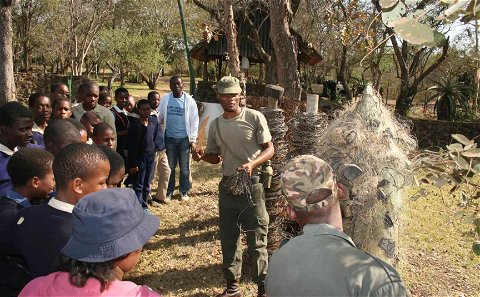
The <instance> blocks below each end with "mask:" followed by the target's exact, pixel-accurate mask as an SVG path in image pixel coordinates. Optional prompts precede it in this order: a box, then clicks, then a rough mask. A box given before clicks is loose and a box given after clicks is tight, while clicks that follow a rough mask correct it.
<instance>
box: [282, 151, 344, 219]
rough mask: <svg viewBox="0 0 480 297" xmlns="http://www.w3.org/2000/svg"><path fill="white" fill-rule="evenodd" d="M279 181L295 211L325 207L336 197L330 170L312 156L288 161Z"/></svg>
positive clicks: (322, 161)
mask: <svg viewBox="0 0 480 297" xmlns="http://www.w3.org/2000/svg"><path fill="white" fill-rule="evenodd" d="M281 179H282V191H283V193H284V194H285V196H286V197H287V201H288V203H289V204H290V205H291V206H292V207H293V208H294V210H296V211H309V210H311V209H313V208H314V207H325V206H327V205H328V204H329V203H330V202H331V201H332V200H333V199H334V198H336V196H337V187H336V182H335V176H334V174H333V170H332V168H331V167H330V165H328V163H327V162H325V161H324V160H322V159H320V158H317V157H315V156H312V155H300V156H297V157H295V158H293V159H292V160H290V161H288V163H287V165H285V170H284V172H283V173H282V176H281Z"/></svg>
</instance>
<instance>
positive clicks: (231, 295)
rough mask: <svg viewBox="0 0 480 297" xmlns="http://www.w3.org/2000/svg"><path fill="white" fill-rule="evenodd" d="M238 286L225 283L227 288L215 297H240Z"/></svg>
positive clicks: (235, 283)
mask: <svg viewBox="0 0 480 297" xmlns="http://www.w3.org/2000/svg"><path fill="white" fill-rule="evenodd" d="M241 296H242V294H241V293H240V286H239V283H238V282H229V281H227V288H226V289H225V291H223V293H221V294H218V295H217V296H216V297H241Z"/></svg>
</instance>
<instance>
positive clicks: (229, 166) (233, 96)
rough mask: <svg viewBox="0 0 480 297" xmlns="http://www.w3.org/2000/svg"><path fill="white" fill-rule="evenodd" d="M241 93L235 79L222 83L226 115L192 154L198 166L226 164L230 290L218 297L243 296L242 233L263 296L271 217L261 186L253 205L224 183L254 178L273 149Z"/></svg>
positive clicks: (222, 204)
mask: <svg viewBox="0 0 480 297" xmlns="http://www.w3.org/2000/svg"><path fill="white" fill-rule="evenodd" d="M241 91H242V89H241V88H240V83H239V81H238V79H237V78H234V77H230V76H227V77H223V78H222V79H221V80H220V81H219V82H218V85H217V98H218V100H219V102H220V104H221V106H222V108H223V110H224V113H223V115H221V116H219V117H218V118H216V119H215V120H214V121H213V122H212V123H211V124H210V128H209V132H208V142H207V147H206V150H205V151H203V150H201V149H200V150H196V151H195V152H193V154H192V157H193V159H194V160H195V161H199V160H204V161H206V162H209V163H212V164H217V163H219V162H221V161H222V160H223V163H222V173H223V178H222V180H221V182H220V185H219V187H218V188H219V213H220V241H221V244H222V255H223V273H224V277H225V279H226V281H227V288H226V290H225V291H224V292H223V293H221V294H220V295H218V296H235V297H238V296H241V294H240V290H239V280H240V275H241V270H242V250H241V240H240V231H241V230H244V231H245V232H246V237H247V245H248V250H249V252H250V254H251V255H252V258H253V278H254V280H255V281H256V283H257V285H258V295H259V296H264V294H265V289H264V285H263V282H264V279H265V274H266V272H267V263H268V253H267V249H266V247H267V232H268V214H267V211H266V208H265V193H264V189H263V185H262V184H261V183H256V184H253V185H252V188H251V194H252V195H251V198H252V199H251V200H250V199H249V197H248V195H233V194H232V193H231V192H230V191H229V188H228V186H226V183H227V181H228V180H229V178H230V177H232V176H233V177H235V175H236V174H238V175H240V173H239V172H240V171H242V170H245V172H246V173H247V174H248V176H255V175H256V172H255V169H256V168H257V167H258V166H259V165H261V164H263V163H264V162H266V161H267V160H269V159H270V158H271V157H272V156H273V153H274V148H273V144H272V142H271V139H272V137H271V135H270V132H269V130H268V126H267V121H266V119H265V117H264V116H263V114H261V113H260V112H258V111H256V110H252V109H248V108H245V107H240V105H239V103H240V93H241ZM243 174H244V173H243ZM238 175H237V176H238ZM247 178H248V177H247ZM252 180H255V178H252ZM251 201H253V205H252V203H251Z"/></svg>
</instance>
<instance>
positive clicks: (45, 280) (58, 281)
mask: <svg viewBox="0 0 480 297" xmlns="http://www.w3.org/2000/svg"><path fill="white" fill-rule="evenodd" d="M68 278H69V275H68V272H54V273H52V274H50V275H47V276H43V277H39V278H36V279H34V280H33V281H31V282H30V283H29V284H28V285H27V286H26V287H25V288H24V289H23V290H22V292H20V295H18V296H19V297H34V296H35V297H37V296H52V297H64V296H98V297H106V296H112V297H114V296H115V297H131V296H136V297H160V296H162V295H160V294H158V293H157V292H155V291H153V290H152V289H150V288H149V287H147V286H139V285H137V284H135V283H132V282H129V281H120V280H114V281H111V282H110V283H109V284H108V286H107V287H106V289H105V290H104V291H103V292H100V282H99V281H98V280H97V279H95V278H93V277H91V278H89V279H88V280H87V283H86V284H85V286H83V287H81V288H80V287H77V286H74V285H72V283H71V282H70V280H69V279H68Z"/></svg>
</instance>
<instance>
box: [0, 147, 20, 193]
mask: <svg viewBox="0 0 480 297" xmlns="http://www.w3.org/2000/svg"><path fill="white" fill-rule="evenodd" d="M16 151H17V148H14V149H13V150H11V149H9V148H8V147H6V146H5V145H3V144H1V143H0V196H5V195H7V194H8V192H9V191H10V189H11V188H12V180H11V179H10V175H8V173H7V164H8V161H9V160H10V157H11V156H12V155H13V154H14V153H15V152H16Z"/></svg>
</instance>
